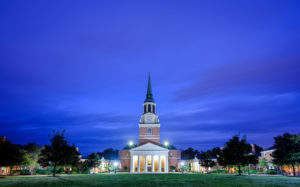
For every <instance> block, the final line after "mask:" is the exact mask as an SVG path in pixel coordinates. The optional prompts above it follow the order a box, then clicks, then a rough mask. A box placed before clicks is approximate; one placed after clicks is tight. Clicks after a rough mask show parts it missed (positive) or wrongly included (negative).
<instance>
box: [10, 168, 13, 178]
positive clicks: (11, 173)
mask: <svg viewBox="0 0 300 187" xmlns="http://www.w3.org/2000/svg"><path fill="white" fill-rule="evenodd" d="M12 169H13V166H9V175H10V176H12V175H13V172H12Z"/></svg>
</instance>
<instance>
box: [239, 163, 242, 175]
mask: <svg viewBox="0 0 300 187" xmlns="http://www.w3.org/2000/svg"><path fill="white" fill-rule="evenodd" d="M238 168H239V175H241V173H242V172H241V165H238Z"/></svg>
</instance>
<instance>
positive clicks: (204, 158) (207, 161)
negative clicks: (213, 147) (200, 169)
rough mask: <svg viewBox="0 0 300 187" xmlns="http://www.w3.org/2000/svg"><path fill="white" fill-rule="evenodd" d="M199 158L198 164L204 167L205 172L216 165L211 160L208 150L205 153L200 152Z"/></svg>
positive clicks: (210, 153)
mask: <svg viewBox="0 0 300 187" xmlns="http://www.w3.org/2000/svg"><path fill="white" fill-rule="evenodd" d="M198 156H199V158H200V164H201V165H202V166H204V167H205V171H206V172H207V170H208V168H209V167H213V166H215V165H216V163H215V162H214V161H213V160H212V159H213V152H212V151H210V150H207V151H205V152H204V151H201V152H200V153H199V154H198Z"/></svg>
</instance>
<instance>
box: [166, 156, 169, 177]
mask: <svg viewBox="0 0 300 187" xmlns="http://www.w3.org/2000/svg"><path fill="white" fill-rule="evenodd" d="M166 172H167V173H168V172H169V158H168V155H166Z"/></svg>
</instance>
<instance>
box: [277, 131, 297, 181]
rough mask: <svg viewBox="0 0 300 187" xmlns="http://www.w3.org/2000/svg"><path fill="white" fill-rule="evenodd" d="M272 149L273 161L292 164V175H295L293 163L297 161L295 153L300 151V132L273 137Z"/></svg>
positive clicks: (295, 163) (281, 164)
mask: <svg viewBox="0 0 300 187" xmlns="http://www.w3.org/2000/svg"><path fill="white" fill-rule="evenodd" d="M274 140H275V143H274V149H275V151H274V152H273V153H272V155H271V156H272V157H273V160H272V161H273V163H274V164H277V165H279V166H283V165H285V164H287V165H292V167H293V175H294V176H296V172H295V165H297V164H298V163H299V160H298V159H297V155H298V154H299V153H300V134H289V133H285V134H283V136H277V137H275V138H274Z"/></svg>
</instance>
